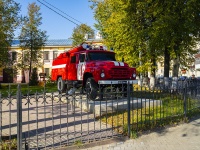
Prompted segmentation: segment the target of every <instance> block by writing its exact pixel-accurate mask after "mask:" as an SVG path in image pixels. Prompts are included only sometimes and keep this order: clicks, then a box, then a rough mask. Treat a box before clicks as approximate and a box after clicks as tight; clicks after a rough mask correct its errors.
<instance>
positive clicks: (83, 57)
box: [79, 54, 85, 62]
mask: <svg viewBox="0 0 200 150" xmlns="http://www.w3.org/2000/svg"><path fill="white" fill-rule="evenodd" d="M79 61H80V62H84V61H85V54H80V55H79Z"/></svg>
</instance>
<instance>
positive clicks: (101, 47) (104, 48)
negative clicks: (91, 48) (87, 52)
mask: <svg viewBox="0 0 200 150" xmlns="http://www.w3.org/2000/svg"><path fill="white" fill-rule="evenodd" d="M99 50H107V47H106V46H102V45H100V46H99Z"/></svg>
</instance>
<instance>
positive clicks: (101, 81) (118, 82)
mask: <svg viewBox="0 0 200 150" xmlns="http://www.w3.org/2000/svg"><path fill="white" fill-rule="evenodd" d="M137 83H138V81H137V80H99V81H98V84H137Z"/></svg>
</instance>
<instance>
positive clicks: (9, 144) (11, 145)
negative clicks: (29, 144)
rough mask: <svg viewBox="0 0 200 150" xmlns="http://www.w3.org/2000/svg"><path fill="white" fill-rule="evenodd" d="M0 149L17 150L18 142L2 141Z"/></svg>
mask: <svg viewBox="0 0 200 150" xmlns="http://www.w3.org/2000/svg"><path fill="white" fill-rule="evenodd" d="M0 149H1V150H9V149H10V150H16V149H17V140H16V139H12V140H7V141H2V143H1V141H0Z"/></svg>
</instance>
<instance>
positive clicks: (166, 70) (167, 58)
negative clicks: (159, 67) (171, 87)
mask: <svg viewBox="0 0 200 150" xmlns="http://www.w3.org/2000/svg"><path fill="white" fill-rule="evenodd" d="M169 69H170V54H169V51H168V48H167V47H165V51H164V77H169Z"/></svg>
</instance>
